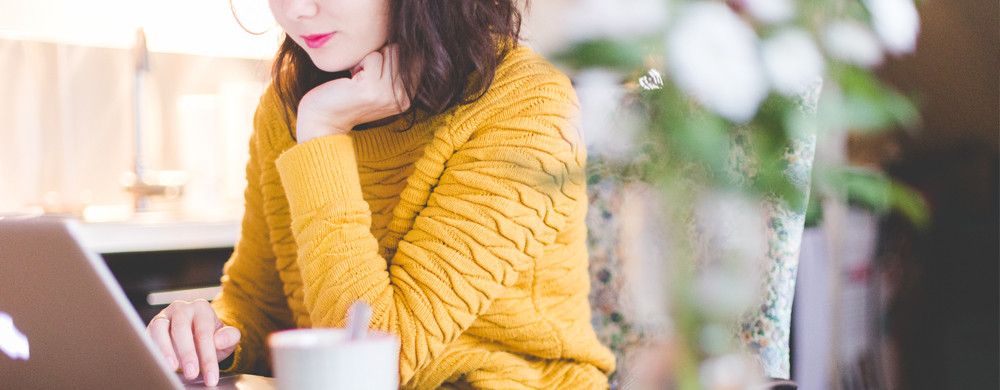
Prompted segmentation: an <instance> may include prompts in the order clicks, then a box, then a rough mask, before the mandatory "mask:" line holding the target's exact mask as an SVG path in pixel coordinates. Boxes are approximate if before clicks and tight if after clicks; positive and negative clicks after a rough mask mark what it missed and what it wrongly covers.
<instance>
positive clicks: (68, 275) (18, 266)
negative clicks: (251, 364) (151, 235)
mask: <svg viewBox="0 0 1000 390" xmlns="http://www.w3.org/2000/svg"><path fill="white" fill-rule="evenodd" d="M77 237H78V234H77V224H76V222H74V221H72V220H65V219H59V218H53V217H11V216H7V217H4V216H2V215H0V378H2V379H0V388H5V389H185V388H188V389H196V388H204V385H203V384H200V383H198V382H195V383H183V381H182V380H181V378H180V376H179V374H177V373H175V372H173V371H172V370H170V369H169V368H168V367H167V366H166V363H165V362H163V359H161V358H160V357H159V356H158V355H159V351H158V350H157V349H156V346H155V345H154V344H153V341H152V340H151V339H149V338H148V337H147V336H146V329H145V325H144V324H142V322H141V320H140V319H139V316H138V314H136V312H135V310H134V309H133V308H132V306H131V304H129V301H128V299H126V297H125V294H124V292H122V290H121V287H120V286H119V285H118V283H117V282H116V281H115V278H114V277H113V276H112V275H111V272H110V271H109V270H108V268H107V266H106V265H105V264H104V261H103V260H102V259H101V258H100V257H99V256H97V255H96V254H95V253H92V252H91V251H88V250H86V249H84V248H83V247H82V246H81V245H80V241H79V240H78V239H77ZM272 387H273V382H272V381H271V380H270V379H269V378H264V377H258V376H252V375H238V376H231V377H225V378H222V379H221V380H220V381H219V387H218V388H223V389H225V388H231V389H236V388H240V389H270V388H272Z"/></svg>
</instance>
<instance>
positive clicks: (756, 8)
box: [743, 0, 795, 23]
mask: <svg viewBox="0 0 1000 390" xmlns="http://www.w3.org/2000/svg"><path fill="white" fill-rule="evenodd" d="M743 5H744V6H745V7H746V10H747V12H748V13H750V16H753V17H754V18H756V19H757V20H760V21H762V22H764V23H779V22H784V21H786V20H788V19H791V18H792V17H793V16H795V4H794V3H792V0H744V2H743Z"/></svg>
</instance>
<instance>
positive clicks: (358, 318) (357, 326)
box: [347, 301, 372, 341]
mask: <svg viewBox="0 0 1000 390" xmlns="http://www.w3.org/2000/svg"><path fill="white" fill-rule="evenodd" d="M371 320H372V307H371V306H369V305H368V303H367V302H365V301H356V302H354V304H353V305H351V308H350V310H348V312H347V334H348V337H349V339H350V340H351V341H357V340H360V339H362V338H364V337H365V335H366V334H367V333H368V324H369V323H370V322H371Z"/></svg>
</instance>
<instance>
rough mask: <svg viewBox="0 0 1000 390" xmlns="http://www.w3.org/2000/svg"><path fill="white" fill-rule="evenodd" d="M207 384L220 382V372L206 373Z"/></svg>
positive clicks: (211, 384)
mask: <svg viewBox="0 0 1000 390" xmlns="http://www.w3.org/2000/svg"><path fill="white" fill-rule="evenodd" d="M205 384H206V385H209V386H215V385H217V384H219V374H216V373H214V372H210V373H207V374H205Z"/></svg>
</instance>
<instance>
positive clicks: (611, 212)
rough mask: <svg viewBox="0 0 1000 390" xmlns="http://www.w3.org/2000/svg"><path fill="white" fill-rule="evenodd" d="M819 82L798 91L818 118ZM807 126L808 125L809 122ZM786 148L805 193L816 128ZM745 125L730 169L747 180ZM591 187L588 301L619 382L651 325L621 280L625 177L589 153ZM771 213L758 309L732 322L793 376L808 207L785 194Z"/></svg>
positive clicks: (777, 372)
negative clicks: (795, 304) (794, 316)
mask: <svg viewBox="0 0 1000 390" xmlns="http://www.w3.org/2000/svg"><path fill="white" fill-rule="evenodd" d="M820 87H821V82H818V83H817V85H815V88H813V89H811V90H810V91H809V94H808V95H806V96H802V97H801V99H800V108H801V110H802V112H804V113H805V114H807V115H805V118H806V119H807V121H808V120H809V119H811V118H814V116H813V115H814V114H815V109H816V99H817V98H818V91H819V88H820ZM807 127H808V126H807ZM798 130H799V132H798V133H797V134H796V135H795V136H794V137H793V140H792V144H791V146H790V147H789V148H788V150H787V152H786V153H785V156H784V157H785V161H784V172H785V174H786V175H787V177H788V179H789V180H790V182H791V183H793V185H794V186H795V187H796V188H797V189H798V190H799V191H801V193H802V194H805V195H806V196H808V193H809V186H810V178H811V174H812V165H813V158H814V154H815V147H816V134H815V132H814V131H811V129H798ZM747 131H749V130H748V129H745V128H740V129H736V130H735V132H734V133H733V137H732V149H731V150H730V155H729V161H728V165H729V169H730V171H731V173H732V174H733V176H734V177H736V178H740V177H742V178H744V179H746V180H749V179H750V178H752V177H753V176H754V175H755V174H756V170H757V169H758V165H757V162H756V161H753V159H752V158H751V157H750V156H752V155H753V153H752V152H753V151H752V150H750V149H749V146H748V145H747V144H746V141H747V140H749V139H750V138H749V137H747V134H746V132H747ZM589 164H590V169H589V170H590V178H589V188H588V194H589V196H590V214H589V215H588V218H587V224H588V229H589V231H590V236H589V238H588V245H590V248H589V249H590V261H591V264H590V267H591V286H592V287H591V288H592V290H591V301H592V305H593V308H594V312H593V323H594V328H595V330H596V331H597V334H598V336H599V338H600V340H601V342H602V343H604V344H605V345H607V346H609V347H610V348H611V350H612V351H613V352H614V353H615V355H616V357H617V361H618V363H619V364H618V367H619V371H618V372H616V373H615V375H614V376H613V377H612V388H615V387H616V385H617V384H618V383H620V381H621V380H622V377H623V376H628V375H629V363H630V362H629V360H628V356H629V354H630V352H631V351H632V350H634V349H635V348H636V347H638V346H641V345H643V344H644V343H645V342H646V341H648V338H649V337H648V336H650V335H649V334H647V333H644V332H643V331H642V329H641V328H640V327H639V326H637V322H638V321H637V319H635V318H630V317H629V313H631V312H632V311H631V310H630V309H631V307H630V304H629V302H628V299H627V298H628V297H627V294H625V293H624V292H623V286H625V285H627V284H628V282H629V281H628V280H626V279H627V277H626V275H624V273H623V272H622V265H623V262H624V261H626V259H623V258H622V255H621V253H622V252H621V248H620V247H619V245H620V244H621V237H620V230H621V227H622V223H623V221H621V220H619V219H618V218H617V214H618V211H619V209H620V207H621V205H620V202H621V197H622V192H623V180H622V179H621V178H619V177H617V176H616V175H615V174H612V173H609V172H608V171H605V170H602V169H601V167H602V164H603V162H602V161H601V160H600V158H599V157H596V156H595V157H593V158H592V159H591V161H590V163H589ZM763 209H764V212H765V213H766V214H767V219H768V223H767V231H766V234H767V248H766V256H767V258H766V259H765V261H764V262H762V264H766V268H767V269H766V270H765V271H766V272H765V273H764V278H763V280H762V281H761V282H762V283H763V284H764V288H763V295H762V296H761V298H760V303H759V304H758V305H756V309H753V310H751V311H750V312H748V313H747V314H746V315H745V316H744V317H743V319H742V321H741V322H740V324H739V327H738V329H736V330H735V333H736V334H735V336H736V337H738V338H739V340H740V341H741V344H742V345H743V346H744V347H745V348H746V349H747V350H748V351H749V352H750V353H751V354H752V355H753V356H754V357H755V358H756V360H757V361H758V362H759V363H760V365H761V366H762V367H763V371H764V372H763V374H764V375H765V376H768V377H772V378H789V376H790V373H789V365H790V361H789V336H790V328H791V312H792V299H793V296H794V294H795V277H796V273H797V268H798V253H799V247H800V244H801V239H802V231H803V228H804V224H805V207H804V205H803V206H802V207H801V208H797V209H792V208H791V207H789V206H788V204H786V203H784V202H782V201H781V200H780V199H776V198H773V197H772V198H769V199H767V200H766V201H765V204H764V205H763Z"/></svg>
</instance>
